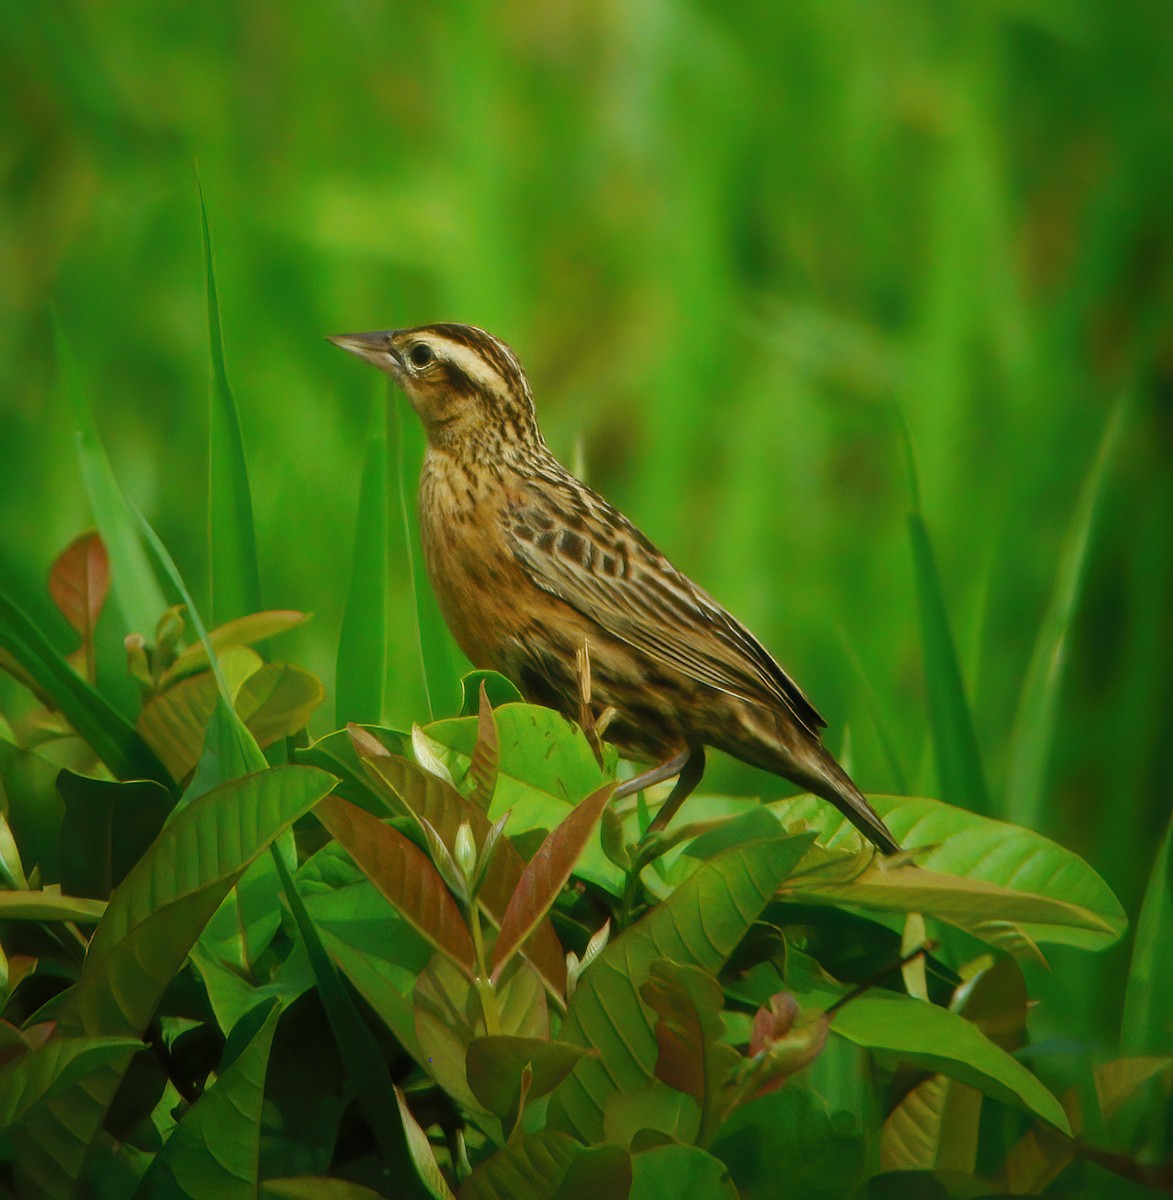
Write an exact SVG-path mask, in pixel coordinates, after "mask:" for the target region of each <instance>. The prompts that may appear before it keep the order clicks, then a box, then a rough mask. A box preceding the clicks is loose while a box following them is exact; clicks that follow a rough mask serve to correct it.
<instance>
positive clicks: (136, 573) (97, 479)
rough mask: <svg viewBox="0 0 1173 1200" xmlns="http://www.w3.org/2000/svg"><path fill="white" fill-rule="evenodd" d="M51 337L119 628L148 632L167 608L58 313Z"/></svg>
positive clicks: (149, 632) (128, 630)
mask: <svg viewBox="0 0 1173 1200" xmlns="http://www.w3.org/2000/svg"><path fill="white" fill-rule="evenodd" d="M53 339H54V343H55V345H56V351H57V364H58V368H59V370H60V372H61V383H62V387H63V388H64V390H65V393H66V395H67V397H68V400H69V405H70V407H71V408H72V410H73V419H74V422H75V424H76V427H77V430H76V434H75V436H76V438H77V456H78V462H79V464H80V466H81V475H82V480H83V482H84V483H85V488H86V494H87V495H88V497H89V501H90V509H91V510H92V512H93V514H94V524H95V525H97V527H98V532H99V533H100V534H101V535H102V541H103V542H105V544H106V550H107V553H108V554H109V556H110V588H111V593H112V595H113V598H114V605H115V607H116V608H117V609H118V614H119V617H120V618H121V624H122V630H121V632H122V633H123V634H127V633H142V634H145V635H148V636H149V635H150V634H152V633H153V632H154V629H155V622H156V621H157V620H158V619H159V617H160V616H161V615H162V613H163V611H164V610H165V609H166V607H167V601H166V600H165V599H164V598H163V591H162V589H161V588H160V586H159V581H158V579H157V578H156V577H155V573H154V571H153V570H152V569H151V564H150V560H149V559H148V557H147V554H146V551H145V550H144V549H143V545H142V542H141V540H140V538H139V532H138V528H137V524H136V521H135V517H134V513H133V511H132V509H131V506H130V505H129V503H128V502H127V499H126V497H125V496H124V495H123V492H122V489H121V488H120V487H119V486H118V480H117V479H115V477H114V471H113V469H112V468H111V466H110V459H109V458H108V457H107V455H106V449H105V447H104V446H103V445H102V439H101V438H100V437H99V435H98V426H97V423H96V422H95V420H94V413H93V409H92V408H91V407H90V402H89V397H88V396H87V395H86V392H85V389H84V387H83V386H82V382H81V374H80V372H79V371H78V368H77V360H76V359H75V358H74V356H73V351H72V349H71V348H70V345H69V341H68V339H67V338H66V336H65V329H64V327H63V326H62V324H61V321H60V319H59V318H58V316H57V314H56V313H54V314H53Z"/></svg>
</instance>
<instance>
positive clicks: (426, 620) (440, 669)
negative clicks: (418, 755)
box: [394, 395, 467, 719]
mask: <svg viewBox="0 0 1173 1200" xmlns="http://www.w3.org/2000/svg"><path fill="white" fill-rule="evenodd" d="M394 402H395V412H396V416H397V418H398V419H397V422H396V428H397V432H398V453H397V455H396V462H397V465H398V473H399V480H398V483H399V507H400V512H401V514H402V517H403V526H404V532H405V534H406V537H405V542H406V545H407V567H408V571H409V572H410V573H411V585H412V590H413V592H414V593H415V610H416V620H417V623H418V631H419V648H420V664H421V667H422V670H423V679H424V688H425V691H426V694H427V702H428V710H429V711H430V713H431V714H432V718H433V719H435V718H436V717H437V716H444V715H447V714H449V713H455V712H457V711H458V710H459V707H460V684H459V677H460V676H461V675H462V674H464V672H465V671H466V670H467V667H465V666H463V661H464V659H463V656H462V655H461V653H460V651H459V650H458V649H457V647H456V643H455V642H454V641H453V640H452V635H451V634H450V633H449V632H448V628H447V626H446V625H445V624H444V618H443V617H442V616H441V615H440V609H439V606H438V605H437V604H436V597H435V596H434V595H433V594H432V589H431V585H430V584H429V583H428V578H427V573H426V572H425V571H424V570H423V567H422V563H421V561H420V557H419V545H420V523H419V472H420V466H421V464H422V463H423V460H424V448H425V444H426V439H425V437H424V432H423V430H422V428H421V427H420V423H419V421H418V420H417V419H416V415H415V413H413V412H412V411H411V409H410V407H409V405H408V403H407V401H406V400H404V399H403V398H402V397H401V396H399V395H396V396H395V397H394ZM458 664H460V665H458Z"/></svg>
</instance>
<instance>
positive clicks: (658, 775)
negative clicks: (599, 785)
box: [611, 747, 695, 800]
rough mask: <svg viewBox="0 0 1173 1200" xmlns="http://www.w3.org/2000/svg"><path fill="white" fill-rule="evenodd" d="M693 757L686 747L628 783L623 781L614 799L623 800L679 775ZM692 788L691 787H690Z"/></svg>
mask: <svg viewBox="0 0 1173 1200" xmlns="http://www.w3.org/2000/svg"><path fill="white" fill-rule="evenodd" d="M691 757H692V751H691V750H690V749H688V748H687V747H685V749H683V750H681V752H680V753H679V754H677V755H676V756H675V757H673V758H670V759H669V760H668V761H667V762H666V763H661V764H660V765H659V766H658V767H653V768H652V769H651V770H650V771H644V773H643V774H642V775H637V776H636V777H635V778H634V779H629V780H627V782H626V783H621V784H620V785H619V786H618V787H617V788H616V789H615V791H614V792H613V793H612V796H611V798H612V799H613V800H622V799H623V798H624V797H626V796H634V795H635V793H636V792H642V791H643V790H644V788H647V787H651V786H652V784H654V783H663V782H664V780H665V779H671V778H672V776H673V775H679V774H680V773H681V772H682V771H683V770H684V768H685V767H686V766H687V765H688V760H689V758H691ZM694 786H695V785H694ZM689 790H690V791H691V790H692V789H691V788H690V789H689ZM672 794H673V795H675V794H676V789H675V788H673V790H672Z"/></svg>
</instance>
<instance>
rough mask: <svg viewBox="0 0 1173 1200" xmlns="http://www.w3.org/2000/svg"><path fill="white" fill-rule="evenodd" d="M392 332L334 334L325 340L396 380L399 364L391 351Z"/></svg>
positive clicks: (385, 330)
mask: <svg viewBox="0 0 1173 1200" xmlns="http://www.w3.org/2000/svg"><path fill="white" fill-rule="evenodd" d="M393 332H394V331H393V330H389V329H383V330H379V331H378V332H376V333H335V334H331V335H329V336H328V337H327V338H326V341H328V342H333V343H334V345H335V346H340V347H341V348H342V349H343V350H348V351H349V352H350V353H351V354H353V355H355V356H356V357H358V358H361V359H362V360H363V362H369V363H370V364H371V366H372V367H378V368H379V370H380V371H385V372H386V373H387V374H388V375H391V376H392V377H394V378H398V376H399V369H400V366H401V363H400V361H399V355H397V354H396V353H395V351H394V350H392V349H391V337H392V334H393Z"/></svg>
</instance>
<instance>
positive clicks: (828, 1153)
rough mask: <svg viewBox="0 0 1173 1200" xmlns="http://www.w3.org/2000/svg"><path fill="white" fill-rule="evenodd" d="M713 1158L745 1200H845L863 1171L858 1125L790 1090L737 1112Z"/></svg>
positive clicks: (801, 1092)
mask: <svg viewBox="0 0 1173 1200" xmlns="http://www.w3.org/2000/svg"><path fill="white" fill-rule="evenodd" d="M712 1153H713V1154H714V1155H716V1156H717V1157H718V1158H719V1159H721V1161H722V1162H724V1163H725V1164H726V1166H728V1168H729V1173H730V1175H731V1176H732V1177H733V1182H734V1183H735V1184H736V1185H737V1187H738V1190H739V1191H740V1193H741V1195H742V1196H743V1197H744V1198H745V1200H767V1197H768V1198H769V1200H843V1197H845V1196H850V1195H852V1193H853V1189H854V1187H855V1185H856V1184H857V1183H858V1182H859V1181H860V1179H861V1178H862V1177H863V1175H864V1171H865V1166H866V1157H865V1149H864V1143H863V1139H862V1137H861V1136H860V1134H859V1131H858V1125H857V1122H856V1121H855V1120H853V1118H852V1117H851V1116H850V1115H849V1114H847V1113H843V1112H839V1113H834V1114H832V1113H831V1112H829V1111H828V1109H827V1106H826V1104H825V1102H824V1101H823V1100H822V1099H821V1098H820V1097H818V1096H815V1095H813V1094H811V1093H810V1092H808V1091H806V1090H805V1089H804V1088H801V1087H797V1086H794V1085H788V1086H787V1087H785V1088H783V1089H782V1090H781V1091H777V1092H771V1093H770V1094H769V1095H767V1096H763V1097H762V1098H761V1099H760V1100H754V1101H753V1102H752V1103H750V1104H746V1105H744V1106H743V1107H741V1108H739V1109H737V1110H736V1111H735V1112H734V1113H733V1115H732V1116H731V1117H729V1119H728V1120H727V1121H726V1122H725V1124H724V1125H722V1126H721V1132H720V1134H719V1136H718V1138H717V1140H716V1141H715V1142H714V1143H713V1147H712ZM783 1164H784V1167H783Z"/></svg>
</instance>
